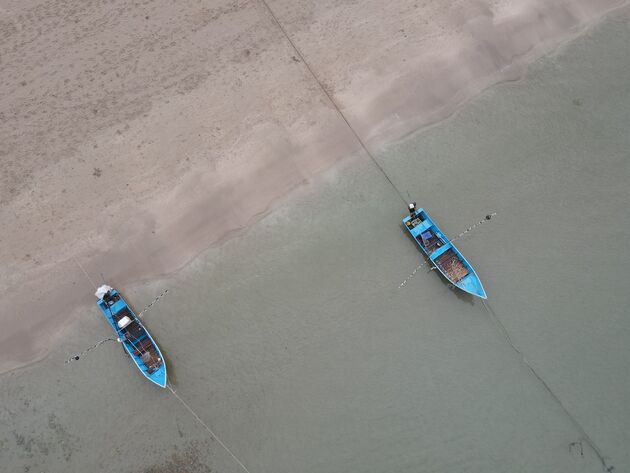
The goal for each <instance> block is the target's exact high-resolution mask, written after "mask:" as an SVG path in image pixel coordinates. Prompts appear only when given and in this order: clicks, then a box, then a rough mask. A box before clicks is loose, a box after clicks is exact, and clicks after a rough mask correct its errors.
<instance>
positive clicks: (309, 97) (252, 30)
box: [0, 0, 624, 372]
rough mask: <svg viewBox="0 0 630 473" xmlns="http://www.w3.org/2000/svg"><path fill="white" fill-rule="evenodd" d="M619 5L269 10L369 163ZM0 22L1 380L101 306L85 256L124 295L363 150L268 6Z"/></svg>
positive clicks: (593, 1) (325, 5)
mask: <svg viewBox="0 0 630 473" xmlns="http://www.w3.org/2000/svg"><path fill="white" fill-rule="evenodd" d="M622 3H624V2H622V1H618V0H565V1H561V2H555V3H554V4H553V5H549V4H548V2H542V1H533V0H527V1H525V0H523V1H519V2H515V1H500V2H483V1H481V2H457V1H456V2H424V3H422V4H420V3H419V2H416V1H411V0H409V1H408V0H401V1H397V2H396V3H395V4H394V5H391V6H390V7H389V8H387V9H383V6H382V2H380V1H375V0H373V1H366V2H360V3H352V4H348V3H347V2H339V1H333V0H331V1H326V2H301V3H299V4H295V2H287V1H281V0H276V1H271V2H269V5H270V6H271V9H272V10H273V12H275V15H276V16H277V18H278V19H279V20H280V22H281V24H282V25H283V26H284V28H285V29H286V31H287V33H288V34H289V36H290V37H291V38H292V40H293V41H294V44H295V45H297V47H298V48H299V49H300V51H302V54H303V56H304V58H306V60H307V61H308V64H309V65H310V66H311V67H312V70H313V71H315V74H316V76H317V79H318V80H319V81H320V82H321V84H322V85H323V87H324V88H325V90H326V92H327V93H328V94H330V96H331V97H333V98H334V100H335V102H336V103H337V104H338V105H339V107H340V108H341V109H342V110H343V111H344V113H345V114H346V115H347V117H348V118H349V119H350V121H351V123H352V124H353V125H354V126H355V128H356V130H357V131H358V133H359V134H360V136H362V138H363V139H364V141H366V143H367V144H368V146H369V147H370V148H371V149H372V151H373V152H376V151H377V150H379V149H381V147H382V146H383V145H384V144H386V143H389V142H391V140H394V139H398V138H399V137H400V136H402V135H405V134H407V133H409V132H411V131H415V130H417V129H418V128H419V127H420V126H422V125H426V124H428V123H432V122H435V121H437V120H439V119H440V118H443V117H445V116H447V115H448V114H450V113H452V111H453V110H455V108H456V107H457V106H458V105H461V104H462V103H464V102H465V101H466V100H467V99H468V98H469V97H471V96H473V95H474V94H475V93H477V92H478V91H479V90H481V89H483V88H484V87H487V86H488V85H490V84H492V83H496V82H498V81H501V80H506V79H515V78H517V77H519V76H520V75H521V74H522V72H523V71H524V65H526V64H527V63H529V62H530V61H531V60H532V59H533V58H535V57H536V56H539V55H540V54H541V53H542V52H544V51H545V50H548V48H549V47H550V46H552V45H554V44H557V43H558V42H559V41H562V40H566V39H567V38H570V37H573V36H575V35H576V34H578V33H579V32H581V31H582V30H583V29H584V28H585V27H587V26H588V25H590V24H592V23H593V22H594V21H597V19H598V18H600V17H601V15H603V14H604V13H605V12H607V11H609V10H610V9H611V8H614V7H616V6H619V5H621V4H622ZM1 13H2V15H3V16H2V22H1V23H0V38H2V40H3V41H2V42H1V43H0V57H1V59H2V75H1V79H2V82H1V84H0V87H1V93H0V110H1V114H0V156H2V164H1V166H0V176H1V181H0V221H1V222H2V224H3V231H2V233H1V234H0V239H1V240H0V262H1V263H2V264H1V266H0V307H2V308H3V310H2V312H0V324H1V325H2V326H3V327H4V330H3V333H2V334H1V335H0V372H5V371H7V370H10V369H13V368H16V367H19V366H24V365H25V364H28V363H30V362H33V361H35V360H38V359H41V358H42V357H44V356H45V355H46V353H47V351H48V349H49V347H51V346H53V345H54V344H55V342H56V341H57V340H58V339H59V337H60V336H62V334H63V329H64V328H65V327H67V326H68V325H69V324H71V323H72V322H74V321H75V319H73V318H72V317H70V316H69V310H71V309H73V308H76V307H77V306H78V305H80V304H88V303H91V300H90V296H89V294H87V293H85V292H83V291H78V290H77V287H79V286H78V285H79V284H80V283H81V282H82V281H83V280H84V276H83V275H82V274H81V272H80V271H78V267H77V263H76V262H75V260H76V261H79V262H80V263H81V264H82V265H83V266H84V267H85V268H86V269H87V270H88V271H89V272H90V274H92V275H93V279H95V280H97V281H100V280H101V277H100V274H101V273H102V274H103V276H104V277H105V278H106V279H107V280H108V281H109V282H110V283H113V284H115V285H118V286H123V287H126V286H128V285H129V284H131V283H134V282H137V281H139V280H149V279H152V278H154V277H156V276H158V275H163V274H167V273H172V272H174V271H175V270H177V269H179V268H181V267H182V266H183V265H185V264H186V263H187V262H189V261H190V260H191V259H192V258H193V257H194V256H196V255H198V254H199V253H200V252H201V251H203V250H205V249H206V248H208V247H209V246H210V245H212V244H217V243H219V242H221V241H224V240H225V239H226V238H228V237H230V236H232V235H234V234H235V233H238V232H239V231H242V229H244V228H247V227H248V226H249V225H251V224H252V223H253V222H255V221H257V220H259V219H260V218H261V217H262V216H264V215H265V214H267V213H268V211H269V210H270V209H271V208H272V207H273V206H274V205H276V204H277V203H278V202H279V201H280V200H281V199H283V198H284V197H285V196H286V195H288V193H290V192H291V191H292V190H293V189H295V188H297V187H299V186H302V185H304V184H305V183H308V182H309V181H311V180H312V179H314V178H316V176H317V175H318V174H319V173H320V172H322V171H324V170H326V169H328V168H330V167H331V166H332V165H333V164H334V163H336V162H339V161H340V160H342V159H344V158H346V157H348V156H351V155H354V154H357V153H360V152H361V149H360V146H359V145H358V143H357V141H356V139H355V137H354V136H353V135H352V133H351V132H350V131H349V130H348V128H347V127H346V125H345V123H344V122H343V120H342V119H341V118H340V117H339V115H338V114H337V112H336V111H335V109H334V108H333V107H332V105H331V103H330V102H329V101H328V100H327V98H326V95H325V94H324V93H322V90H321V89H320V87H319V85H318V84H317V81H315V80H314V79H313V77H312V76H311V74H310V72H309V70H308V69H307V67H306V66H305V64H304V62H303V61H302V60H301V58H300V57H298V56H296V51H295V50H294V49H293V48H292V47H291V45H290V43H289V42H288V41H287V39H286V38H285V37H284V36H283V34H282V32H281V30H280V29H279V28H278V27H277V25H276V24H275V23H274V21H273V19H272V17H271V15H270V12H269V11H268V10H267V9H266V8H265V6H264V4H263V3H261V2H257V1H217V2H213V4H212V5H199V4H198V3H195V2H184V3H182V2H178V4H177V5H176V6H175V5H173V4H172V2H170V1H166V0H159V1H154V2H151V3H146V4H145V3H142V4H129V3H128V2H126V1H123V0H116V1H113V2H107V3H98V2H97V3H85V2H64V3H58V2H55V1H48V2H44V1H38V0H29V1H19V2H17V1H12V2H5V4H3V7H2V10H1ZM243 202H246V203H247V205H246V206H244V205H243Z"/></svg>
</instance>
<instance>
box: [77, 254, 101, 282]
mask: <svg viewBox="0 0 630 473" xmlns="http://www.w3.org/2000/svg"><path fill="white" fill-rule="evenodd" d="M72 259H73V260H74V262H75V263H76V265H77V266H78V267H79V269H80V270H81V271H83V274H85V277H86V278H87V279H88V281H90V283H91V284H92V286H94V290H95V291H96V289H97V288H96V284H94V281H92V278H91V277H90V275H89V274H88V273H87V271H86V270H85V269H83V266H81V263H79V262H78V261H77V259H76V258H75V257H74V256H73V257H72Z"/></svg>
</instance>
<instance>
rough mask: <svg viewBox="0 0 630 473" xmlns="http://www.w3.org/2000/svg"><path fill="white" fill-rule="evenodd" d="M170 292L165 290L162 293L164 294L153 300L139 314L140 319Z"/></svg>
mask: <svg viewBox="0 0 630 473" xmlns="http://www.w3.org/2000/svg"><path fill="white" fill-rule="evenodd" d="M167 292H168V289H164V290H163V291H162V294H160V295H159V296H157V297H156V298H155V299H153V300H152V301H151V302H150V303H149V305H148V306H146V307H145V308H144V309H142V311H141V312H140V313H139V314H138V318H141V317H142V316H143V315H144V314H145V313H147V312H148V311H149V310H150V309H151V307H152V306H153V304H155V303H156V302H157V301H159V300H160V299H162V297H164V296H165V295H166V293H167Z"/></svg>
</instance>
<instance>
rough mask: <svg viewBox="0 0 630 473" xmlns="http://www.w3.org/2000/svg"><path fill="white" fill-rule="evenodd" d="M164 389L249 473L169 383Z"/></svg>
mask: <svg viewBox="0 0 630 473" xmlns="http://www.w3.org/2000/svg"><path fill="white" fill-rule="evenodd" d="M166 387H167V388H168V390H169V391H170V392H171V393H172V394H173V396H175V398H176V399H177V400H178V401H179V402H180V403H181V404H182V406H184V407H185V408H186V409H187V410H188V412H190V414H191V415H192V416H193V417H194V418H195V420H196V421H197V422H199V424H200V425H201V426H202V427H203V428H204V429H206V431H207V432H208V433H209V434H210V436H211V437H212V438H213V439H214V440H216V441H217V442H218V443H219V445H221V447H223V449H224V450H225V451H226V452H228V453H229V455H230V456H231V457H232V459H233V460H234V461H235V462H236V463H238V465H239V466H240V467H241V468H242V469H243V471H244V472H245V473H250V471H249V470H248V469H247V467H246V466H245V465H244V464H243V462H242V461H240V460H239V459H238V457H237V456H236V455H234V453H232V450H230V449H229V448H228V447H227V445H225V444H224V443H223V442H222V441H221V439H220V438H219V437H217V435H216V434H215V433H214V432H213V431H212V429H211V428H210V427H208V424H206V423H205V422H204V421H203V420H202V419H201V417H199V416H198V415H197V413H196V412H195V411H194V410H193V409H192V407H190V406H189V405H188V403H187V402H186V401H184V400H183V399H182V398H181V396H180V395H179V394H177V392H176V391H175V390H174V389H173V387H172V386H171V384H170V383H167V384H166Z"/></svg>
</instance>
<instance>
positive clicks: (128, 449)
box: [0, 15, 630, 473]
mask: <svg viewBox="0 0 630 473" xmlns="http://www.w3.org/2000/svg"><path fill="white" fill-rule="evenodd" d="M628 44H630V22H629V20H628V17H627V16H621V15H617V17H612V18H610V19H609V20H607V21H605V22H604V23H602V24H601V25H599V26H598V27H596V28H594V29H593V30H592V31H591V32H588V33H587V34H586V35H584V36H582V37H580V38H579V39H577V40H576V41H573V42H571V43H570V44H567V45H565V46H563V47H561V48H560V49H559V50H557V51H556V52H555V53H553V54H552V55H550V56H548V57H546V58H544V59H543V60H541V61H538V62H537V63H535V64H534V65H533V66H532V67H531V68H530V70H529V73H528V74H527V76H526V78H525V79H523V80H521V81H518V82H515V83H509V84H502V85H499V86H495V87H492V88H490V89H489V90H487V91H485V92H484V93H482V94H481V95H480V96H479V97H477V98H475V99H474V100H472V101H471V102H470V103H469V104H467V105H466V106H464V107H463V108H462V109H461V110H460V111H459V112H458V113H457V114H455V115H454V116H453V117H451V118H449V119H448V120H446V121H444V122H443V123H440V124H438V125H436V126H433V127H431V128H430V129H427V130H424V131H420V132H418V133H416V134H414V135H413V136H410V137H408V138H406V139H405V140H403V141H401V142H400V143H397V144H392V145H391V146H388V147H387V148H386V149H384V150H383V151H382V152H381V153H380V154H378V155H377V159H378V161H379V162H380V163H381V165H382V167H383V168H384V170H385V171H386V172H387V173H388V175H389V177H390V178H391V180H392V182H393V183H394V184H395V185H396V186H397V188H398V189H399V190H400V192H401V193H402V194H403V195H405V196H408V197H409V200H415V201H417V202H418V205H419V206H422V207H424V208H425V209H427V211H428V212H429V213H430V214H431V216H432V217H433V218H434V219H435V221H436V222H438V224H439V225H440V227H441V228H442V230H444V231H445V232H446V233H447V234H448V235H456V234H459V233H461V232H463V231H465V230H466V229H467V228H468V227H469V226H471V225H472V224H474V223H476V222H478V221H480V220H482V219H483V218H484V216H485V215H487V214H491V213H494V212H496V215H495V216H494V217H493V218H492V219H491V220H490V221H486V223H485V224H484V225H481V226H480V227H478V228H476V229H475V230H473V231H471V232H469V233H467V234H466V236H465V237H463V238H461V239H459V240H458V241H457V246H458V247H459V249H460V250H461V251H462V252H463V253H464V255H465V256H466V257H467V259H468V260H469V261H470V263H471V264H472V265H473V266H474V267H475V269H476V271H477V273H478V274H479V276H480V278H481V280H482V281H483V283H484V285H485V288H486V290H487V292H488V296H489V299H488V305H487V306H484V305H483V304H482V302H481V301H480V300H479V299H473V298H471V297H468V296H465V295H464V294H462V293H461V292H458V291H457V290H453V289H452V288H451V287H449V285H448V284H447V283H446V282H445V281H444V280H443V279H442V278H440V277H439V275H438V274H436V272H427V270H428V269H427V268H426V267H425V268H422V269H421V270H419V271H416V272H415V275H414V277H413V278H411V279H409V280H408V282H407V284H405V285H404V286H403V287H399V286H400V284H401V282H402V281H404V280H406V279H407V278H408V276H409V275H410V274H412V273H413V272H414V270H415V268H416V267H417V266H418V265H419V264H420V263H421V262H422V257H421V254H420V252H419V251H418V248H417V246H416V244H415V242H413V241H412V240H411V239H410V238H409V237H408V236H407V234H406V232H405V231H404V229H403V228H402V226H401V221H400V220H401V217H402V216H403V215H404V214H405V211H406V208H405V203H404V202H402V201H401V200H400V198H399V196H398V195H397V193H396V191H395V190H394V189H392V187H391V186H390V184H389V183H388V182H387V180H386V179H385V178H384V176H383V175H382V174H381V173H380V171H379V170H378V169H377V168H376V167H375V166H374V165H373V163H372V162H371V161H370V160H369V159H367V157H365V156H357V157H354V158H349V159H348V160H347V161H346V162H344V163H342V164H340V165H339V166H338V167H336V168H335V169H333V170H331V171H329V172H328V173H326V174H325V175H323V176H321V178H320V179H318V180H317V181H316V182H312V183H310V184H309V185H307V186H305V187H304V188H302V189H300V190H298V191H297V192H296V193H294V195H292V196H291V197H290V198H289V199H287V200H286V201H284V202H282V203H280V204H279V205H278V206H277V208H276V209H275V210H274V211H273V212H271V213H270V214H269V215H268V216H266V217H265V218H264V219H263V220H262V221H260V222H259V223H257V224H255V225H253V226H251V227H250V228H248V229H246V230H245V231H243V232H241V234H239V235H237V236H236V237H235V238H233V239H231V240H230V241H228V242H226V243H225V244H223V245H221V246H218V247H215V248H212V249H209V250H208V251H207V252H205V253H204V254H203V255H201V256H200V257H199V258H197V259H196V260H195V261H194V262H192V263H191V264H190V265H189V266H188V267H186V268H185V269H184V270H182V271H181V272H180V273H179V274H177V275H174V276H172V277H169V278H167V279H164V280H157V281H152V282H150V283H145V284H138V285H137V286H135V287H129V288H120V289H121V290H122V292H123V293H124V294H125V296H126V298H127V299H128V300H129V302H130V303H131V304H132V305H134V306H135V308H136V309H137V310H141V309H142V307H143V305H144V304H146V303H148V302H150V301H151V300H152V299H153V298H154V297H155V296H156V295H158V294H160V293H161V292H162V291H163V290H164V289H168V293H167V295H166V296H165V297H164V298H163V299H162V300H161V301H160V302H159V303H158V304H156V305H155V306H153V307H152V309H151V311H149V312H148V313H147V315H146V316H145V323H146V325H147V327H148V328H149V329H150V331H151V333H152V334H153V335H154V338H155V339H156V340H157V341H158V343H159V345H160V347H161V349H162V351H163V353H164V354H165V356H166V358H167V363H168V370H169V379H170V383H171V385H172V388H173V389H174V390H176V392H177V394H178V395H179V396H180V397H181V399H183V400H184V401H185V402H186V403H187V404H188V405H189V406H190V407H191V409H193V410H194V412H195V413H196V414H197V415H198V416H199V418H200V419H202V420H203V422H205V423H206V424H207V425H208V427H210V428H211V430H212V431H213V432H214V433H215V434H216V435H217V436H218V437H219V438H220V439H221V441H222V442H224V443H225V445H226V446H228V447H229V448H230V450H231V451H232V452H233V453H234V454H235V455H236V456H237V457H238V458H239V459H240V460H241V461H242V462H243V464H244V465H245V466H246V468H248V470H249V471H251V472H252V473H262V472H267V473H284V472H286V473H289V472H290V473H295V472H300V473H310V472H313V473H315V472H317V473H322V472H330V473H333V472H334V473H337V472H342V471H344V472H362V473H366V472H375V473H376V472H379V473H380V472H384V471H396V472H418V471H427V472H428V471H448V472H451V473H454V472H514V471H524V472H525V471H527V472H530V471H532V472H534V471H535V472H537V473H541V472H552V471H553V472H571V473H574V472H594V471H601V466H602V464H601V459H600V456H603V457H605V458H604V460H605V463H606V465H607V466H608V467H610V466H614V467H615V470H616V471H626V470H628V469H630V454H629V453H628V450H627V445H630V434H629V433H628V428H627V426H628V425H630V410H629V409H628V404H627V399H628V395H629V393H630V371H629V370H628V366H630V350H628V348H627V347H628V344H629V343H630V317H629V315H628V307H629V305H630V304H629V303H630V295H629V292H630V291H628V282H627V276H626V274H627V268H628V267H630V250H629V245H628V243H627V242H628V234H629V233H630V210H629V209H630V193H629V191H628V183H629V182H630V158H629V154H630V133H628V130H629V126H630V55H629V54H628V47H627V46H628ZM200 218H203V216H201V215H200ZM85 291H86V294H87V293H91V288H90V287H89V286H88V285H87V284H86V287H85ZM493 314H494V315H493ZM78 318H79V319H80V321H81V322H80V323H78V324H77V325H76V326H75V327H74V328H72V329H70V330H68V332H67V335H66V338H65V340H64V343H63V344H62V345H61V346H59V347H58V348H57V349H55V350H54V351H53V352H52V353H51V354H50V356H49V357H48V358H47V359H46V360H44V361H42V362H39V363H37V364H35V365H33V366H31V367H28V368H26V369H22V370H18V371H15V372H13V373H10V374H5V375H3V376H2V377H1V378H0V400H1V402H0V463H1V465H2V467H1V469H2V471H7V472H9V471H10V472H47V473H53V472H85V471H104V472H117V473H120V472H145V473H149V472H151V473H161V472H164V473H166V472H175V471H176V472H191V473H192V472H195V473H197V472H209V471H213V472H238V471H243V470H242V469H241V467H240V466H239V465H238V464H237V463H236V462H235V461H234V460H233V459H232V458H231V457H230V456H229V454H228V453H227V452H226V451H225V450H224V449H223V448H222V447H221V445H220V444H219V443H218V442H216V441H215V440H213V439H212V438H211V436H210V435H209V433H208V431H207V430H205V428H204V427H203V426H202V425H200V423H199V422H198V421H197V420H196V419H195V418H194V417H193V416H192V415H191V414H190V412H189V411H188V410H187V409H186V408H185V407H184V406H183V405H182V404H181V403H180V402H179V401H178V399H176V398H175V397H174V396H173V394H172V393H171V392H170V391H169V390H160V389H159V388H157V387H155V386H154V385H152V384H151V383H149V382H148V381H147V380H146V379H144V378H143V377H142V376H141V375H140V373H138V372H136V368H135V367H133V366H132V364H131V363H130V361H129V360H128V359H127V358H126V357H125V356H124V354H123V352H122V350H121V349H120V347H119V346H118V345H117V344H116V343H115V342H108V343H105V344H103V345H102V346H101V347H99V348H98V349H97V350H93V351H92V352H90V353H89V354H86V355H85V356H83V357H81V359H80V360H78V361H72V362H70V363H65V361H66V359H67V358H68V357H69V356H70V355H71V354H73V353H75V352H79V351H81V350H83V349H84V348H85V347H86V346H89V345H91V344H93V343H95V342H96V341H98V340H99V339H101V338H105V337H107V336H110V333H109V327H108V325H107V324H106V323H105V321H104V320H103V319H102V316H100V315H99V313H98V310H97V308H96V306H95V305H89V306H87V307H84V308H81V311H80V315H78ZM503 328H504V329H505V330H506V331H507V335H508V337H509V340H508V339H507V338H506V333H505V332H504V331H503ZM519 352H520V353H519ZM593 446H594V447H595V448H596V449H597V451H595V449H594V448H593Z"/></svg>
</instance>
